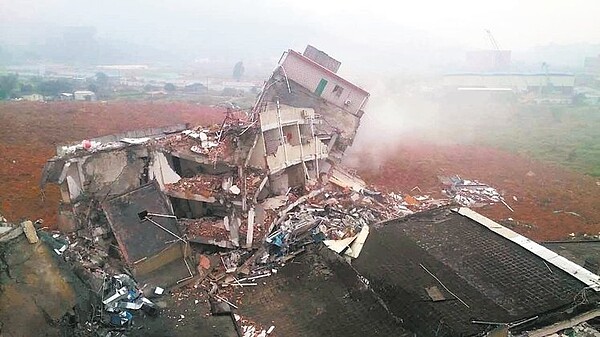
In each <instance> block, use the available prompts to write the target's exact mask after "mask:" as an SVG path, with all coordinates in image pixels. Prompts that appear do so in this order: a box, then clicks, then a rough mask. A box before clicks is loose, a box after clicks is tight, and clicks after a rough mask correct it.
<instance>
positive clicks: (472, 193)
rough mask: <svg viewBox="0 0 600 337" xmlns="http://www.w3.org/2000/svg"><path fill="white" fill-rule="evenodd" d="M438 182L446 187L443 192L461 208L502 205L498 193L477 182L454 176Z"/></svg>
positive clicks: (442, 178) (501, 198) (501, 199)
mask: <svg viewBox="0 0 600 337" xmlns="http://www.w3.org/2000/svg"><path fill="white" fill-rule="evenodd" d="M440 181H441V182H442V183H443V184H444V185H445V186H446V188H445V189H444V191H443V192H444V193H445V194H446V195H447V196H448V197H449V198H451V199H452V200H454V201H455V202H456V203H458V204H459V205H461V206H465V207H481V206H484V205H489V204H495V203H499V202H502V203H504V198H503V197H502V195H501V194H500V192H498V191H497V190H496V189H495V188H493V187H490V186H489V185H487V184H485V183H481V182H479V181H477V180H467V179H462V178H461V177H459V176H454V177H449V178H448V177H440Z"/></svg>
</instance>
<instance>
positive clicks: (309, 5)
mask: <svg viewBox="0 0 600 337" xmlns="http://www.w3.org/2000/svg"><path fill="white" fill-rule="evenodd" d="M11 2H12V1H8V0H2V1H0V48H1V47H5V46H7V47H5V48H4V49H5V50H9V51H11V50H17V51H19V50H20V51H22V50H24V49H25V50H27V51H30V50H32V48H33V49H35V48H38V49H35V50H40V49H39V48H41V47H40V46H45V47H46V48H52V46H53V45H55V44H56V41H57V40H58V39H60V38H62V37H63V34H64V32H65V27H93V28H94V29H95V35H94V36H95V39H97V40H98V41H100V42H102V43H103V44H102V47H101V49H103V50H109V51H108V52H104V54H102V57H98V61H97V62H98V63H103V62H106V61H111V60H114V62H118V61H121V60H122V62H135V61H136V60H139V62H149V61H154V60H158V61H162V62H170V61H172V62H183V63H186V62H191V61H193V60H196V61H200V62H204V61H214V60H221V61H227V62H233V61H235V60H239V59H243V60H249V62H254V63H265V64H269V67H272V64H274V63H275V62H276V61H277V59H278V58H279V56H280V55H281V52H282V51H283V50H286V49H288V48H293V49H297V50H302V49H303V48H304V46H305V45H306V44H313V45H315V46H317V47H319V48H322V49H323V50H325V51H326V52H328V53H330V54H331V55H333V56H334V57H338V58H339V59H340V60H341V61H342V62H343V63H344V64H350V66H349V67H352V68H353V69H356V71H361V70H365V71H381V70H382V69H386V70H387V69H389V68H392V69H427V68H428V67H429V68H430V67H432V66H433V67H444V66H446V65H449V64H450V65H451V64H455V63H457V62H460V61H461V60H462V59H463V58H464V51H465V50H474V49H490V48H492V46H491V43H490V41H489V39H488V37H487V36H486V34H485V31H484V30H485V29H490V30H491V31H492V33H493V35H494V37H495V38H496V40H497V41H498V43H499V45H500V47H501V48H502V49H510V50H512V51H513V56H514V57H513V59H514V60H516V61H523V62H538V61H540V60H539V59H541V58H544V60H543V61H547V62H549V63H551V64H554V65H555V66H577V62H579V61H578V60H579V58H581V62H582V57H584V56H592V55H595V54H597V53H598V52H600V29H597V23H596V21H597V19H596V18H595V17H596V15H597V14H596V13H599V12H600V2H597V1H590V0H587V1H586V0H576V1H570V2H568V3H565V2H563V1H560V2H559V1H537V0H536V1H528V2H521V1H518V0H508V1H502V2H484V1H470V0H459V1H453V2H445V1H418V2H417V1H413V2H409V3H404V2H391V1H383V0H375V1H369V2H364V1H354V0H350V1H326V2H324V1H317V0H307V1H303V2H298V1H292V0H280V1H273V0H255V1H250V0H240V1H235V2H222V1H206V2H193V1H186V0H174V1H170V2H159V1H140V0H134V1H117V0H107V1H103V2H95V1H75V0H37V1H35V0H25V1H19V2H18V3H17V2H12V3H11ZM24 8H27V10H23V9H24ZM565 23H568V25H567V24H565ZM562 45H568V46H571V47H570V49H571V50H572V51H571V52H570V53H569V54H568V55H567V54H565V55H562V54H561V53H562V52H556V51H555V50H554V49H553V48H555V47H556V46H562ZM22 53H25V54H26V55H31V53H29V54H27V52H22ZM22 53H21V54H22ZM21 54H18V53H17V54H16V55H18V56H20V55H21ZM38 54H45V52H38ZM115 54H116V56H115ZM107 55H109V56H111V57H107ZM540 55H541V56H540ZM13 58H14V57H13ZM42 58H43V57H42ZM552 58H554V59H552ZM375 59H378V62H372V61H373V60H375ZM13 61H14V60H13ZM91 61H92V63H93V60H91ZM365 61H366V62H365Z"/></svg>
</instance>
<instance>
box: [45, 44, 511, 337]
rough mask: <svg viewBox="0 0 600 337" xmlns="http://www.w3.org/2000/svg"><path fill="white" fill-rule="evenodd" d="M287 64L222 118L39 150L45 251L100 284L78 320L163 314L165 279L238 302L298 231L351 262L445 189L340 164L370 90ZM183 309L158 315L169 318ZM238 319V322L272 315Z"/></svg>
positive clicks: (470, 187)
mask: <svg viewBox="0 0 600 337" xmlns="http://www.w3.org/2000/svg"><path fill="white" fill-rule="evenodd" d="M288 57H290V58H297V57H301V56H299V54H297V53H290V54H288ZM311 62H312V61H311ZM302 64H304V65H305V66H308V67H312V66H310V64H312V63H310V62H309V63H306V62H303V63H302ZM277 69H279V68H277ZM282 69H283V68H282ZM310 69H312V68H310ZM310 69H306V70H307V71H308V70H310ZM327 69H328V68H318V71H320V72H324V73H323V74H322V75H323V76H334V75H335V74H334V73H333V72H331V71H330V70H327ZM281 76H283V77H281ZM290 76H292V77H291V80H290V79H289V78H288V76H287V75H286V74H282V73H279V70H277V71H276V72H275V73H274V74H273V76H272V77H271V79H269V81H268V82H267V83H265V87H264V90H263V92H262V93H261V94H260V95H259V97H258V101H257V102H256V104H255V106H254V108H253V109H251V110H250V111H248V112H244V111H236V112H234V111H232V110H231V109H228V112H227V113H226V114H225V116H224V119H223V122H222V123H220V124H214V125H210V126H197V127H190V126H189V125H179V126H172V127H167V128H160V129H152V130H144V131H137V132H132V133H131V134H128V135H126V136H122V137H121V136H118V135H114V136H112V137H107V138H106V139H105V140H106V141H100V140H98V139H92V140H87V141H84V142H82V144H77V145H72V146H71V147H72V148H73V149H75V150H72V151H71V150H70V149H71V148H68V149H67V150H65V151H63V152H62V153H57V156H56V157H55V158H52V159H51V160H50V161H49V162H48V163H47V165H46V167H45V168H44V172H43V177H44V178H43V182H42V185H43V184H45V183H46V182H53V183H56V184H58V185H60V187H61V191H63V192H64V193H63V194H62V197H63V203H62V206H61V217H60V221H61V222H62V223H66V224H68V226H62V228H66V229H67V230H65V231H66V232H69V234H68V235H64V236H63V235H57V236H56V238H55V241H56V243H55V245H56V247H53V248H54V251H55V253H56V254H57V255H59V256H61V257H62V258H64V259H65V260H67V261H69V262H70V263H72V264H73V265H74V266H76V267H77V268H78V270H79V272H80V274H81V275H82V276H83V278H85V279H86V280H87V282H88V283H89V284H90V287H91V288H92V289H93V290H94V291H95V293H96V295H97V296H98V297H99V298H100V302H101V305H100V306H99V307H97V308H95V310H94V312H95V315H94V316H93V317H90V319H89V320H88V327H89V326H92V327H94V329H100V328H102V329H108V330H112V331H123V330H127V331H129V330H128V329H131V327H132V325H133V320H134V317H137V316H138V315H137V314H138V313H141V315H140V316H141V317H143V316H144V315H146V314H148V315H156V314H159V312H160V310H159V306H158V305H155V304H154V303H153V302H152V301H151V300H152V298H153V296H160V295H161V294H162V292H163V291H164V292H166V293H170V294H171V295H172V296H171V300H173V296H175V295H176V297H177V303H180V302H181V304H182V305H183V302H184V301H186V299H188V298H190V300H191V296H190V295H189V294H190V292H191V291H194V292H196V291H202V292H204V293H205V294H206V298H208V302H209V303H210V311H211V313H212V315H214V316H219V315H233V312H234V311H236V310H237V309H239V306H241V305H243V298H241V297H239V295H238V293H234V289H242V288H244V287H252V286H257V285H259V284H261V283H264V282H267V281H266V280H267V279H268V278H269V276H271V275H273V274H274V273H276V272H277V270H278V269H279V268H281V267H282V266H283V265H284V264H286V263H287V262H288V261H290V260H292V259H294V257H295V256H297V255H299V254H301V253H302V252H303V251H305V249H306V248H307V245H314V244H319V245H320V244H323V245H324V246H326V247H328V248H329V249H331V250H333V251H335V252H336V253H338V254H340V255H342V256H343V257H344V258H345V259H346V260H347V261H349V262H351V261H352V259H355V258H357V257H358V255H359V254H360V251H361V249H362V246H363V245H364V242H365V240H366V239H367V236H368V235H369V226H371V225H373V224H376V223H378V222H381V221H383V220H387V219H391V218H396V217H400V216H405V215H408V214H412V213H413V212H419V211H423V210H427V209H431V208H434V207H438V206H441V205H445V204H448V203H449V202H450V201H451V200H446V199H444V200H436V199H433V198H431V197H430V196H429V195H422V196H419V195H414V196H411V195H409V194H403V193H399V191H388V192H386V193H384V192H379V191H377V190H376V189H375V188H372V187H370V186H367V185H366V183H365V182H364V181H363V180H362V179H360V177H357V176H356V175H355V174H353V173H351V172H349V171H348V170H346V169H344V168H343V166H342V165H341V164H340V161H341V158H342V156H343V153H344V151H345V150H346V148H347V147H348V144H351V143H352V139H353V137H354V135H355V134H356V131H357V129H358V126H359V125H360V123H359V122H360V118H361V116H362V115H363V113H364V111H363V110H362V109H363V108H364V106H365V104H366V102H367V100H368V97H369V93H368V92H366V91H364V90H363V89H361V88H358V87H356V86H354V85H352V84H351V83H349V82H348V83H345V84H344V86H346V87H345V89H341V91H340V93H341V92H342V91H344V90H345V91H344V95H346V92H348V97H352V99H344V100H342V99H341V98H339V99H338V96H340V95H337V96H335V95H333V96H331V95H329V96H328V95H324V96H322V97H318V96H315V93H314V88H312V87H307V85H308V84H303V83H295V84H292V85H290V83H291V82H292V81H293V78H294V77H293V75H290ZM335 76H337V75H335ZM296 79H297V80H298V81H300V80H302V79H303V77H302V76H300V77H297V78H296ZM285 83H287V85H285ZM325 83H326V82H325ZM311 86H312V84H311ZM292 88H294V92H292ZM338 90H340V89H338ZM350 95H351V96H350ZM328 120H329V122H328ZM332 121H344V123H340V124H339V128H338V127H335V128H332V127H330V125H331V122H332ZM102 144H105V145H106V146H104V145H102ZM110 144H112V145H110ZM109 145H110V146H109ZM492 190H493V189H491V188H490V187H488V186H485V185H484V186H481V185H480V184H479V183H477V182H469V181H464V180H457V181H452V184H451V188H449V191H450V192H449V193H452V195H451V197H450V198H451V199H453V200H455V201H457V202H459V203H464V202H466V201H465V200H468V201H469V203H474V202H480V201H481V200H484V199H483V198H484V196H485V197H486V198H488V199H490V200H492V199H494V198H498V197H500V196H499V194H498V195H496V194H493V193H492ZM493 191H495V190H493ZM411 192H412V191H411ZM475 196H479V197H475ZM500 198H501V197H500ZM86 206H87V207H86ZM192 287H193V288H192ZM192 289H194V290H192ZM196 301H197V300H196ZM203 303H205V302H203ZM195 304H198V302H196V303H195ZM181 316H185V314H182V313H181V314H176V313H172V314H171V313H170V314H169V316H168V317H174V318H175V319H177V322H176V323H175V324H176V325H175V326H177V324H179V323H181V322H182V320H184V318H183V317H181ZM231 317H233V316H231ZM232 321H234V320H233V319H232ZM237 321H238V322H237V323H235V324H237V325H238V328H239V329H241V331H242V334H243V335H244V336H266V335H269V334H271V333H272V331H273V329H274V327H273V326H272V327H269V328H263V327H261V326H259V325H257V324H254V323H252V322H251V321H250V320H246V319H243V320H241V321H240V319H238V320H237ZM181 324H182V325H183V323H181ZM239 329H238V330H239Z"/></svg>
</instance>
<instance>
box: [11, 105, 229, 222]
mask: <svg viewBox="0 0 600 337" xmlns="http://www.w3.org/2000/svg"><path fill="white" fill-rule="evenodd" d="M223 117H224V115H223V111H222V109H216V108H209V107H205V106H199V105H195V104H188V103H183V102H173V103H151V102H108V103H101V102H93V103H79V102H53V103H30V102H7V103H0V214H2V215H4V217H6V218H7V219H9V220H10V221H14V222H17V221H19V220H21V219H25V218H28V219H38V218H42V219H44V221H45V222H46V224H47V225H50V226H52V225H54V223H55V222H56V214H57V210H58V204H59V201H60V194H59V191H58V188H57V187H56V186H53V185H49V186H47V187H46V191H45V198H44V200H42V194H41V191H40V188H39V181H40V176H41V172H42V168H43V166H44V163H45V162H46V160H48V159H49V158H51V157H52V156H54V155H55V148H56V145H59V144H63V143H66V142H70V141H78V140H82V139H86V138H93V137H98V136H103V135H108V134H113V133H119V132H123V131H128V130H135V129H140V128H150V127H159V126H166V125H172V124H178V123H192V124H212V123H218V122H220V121H222V119H223Z"/></svg>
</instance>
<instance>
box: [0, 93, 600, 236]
mask: <svg viewBox="0 0 600 337" xmlns="http://www.w3.org/2000/svg"><path fill="white" fill-rule="evenodd" d="M222 118H223V111H222V110H219V109H214V108H208V107H203V106H198V105H195V104H188V103H177V102H170V103H150V102H108V103H101V102H95V103H75V102H56V103H25V102H14V103H12V102H11V103H2V104H0V213H1V214H3V215H4V216H5V217H7V218H9V219H10V220H13V221H18V220H19V219H22V218H29V219H37V218H42V219H44V220H45V221H46V224H48V225H53V224H54V222H55V219H56V211H57V208H58V203H59V199H60V198H59V193H58V189H57V188H56V187H55V186H49V187H48V188H47V189H46V192H45V198H44V199H42V195H41V191H40V189H39V179H40V174H41V170H42V167H43V165H44V163H45V162H46V160H47V159H48V158H50V157H52V156H53V155H54V153H55V146H56V145H57V144H61V143H65V142H68V141H74V140H82V139H85V138H91V137H96V136H101V135H106V134H111V133H117V132H121V131H126V130H132V129H137V128H146V127H154V126H164V125H170V124H176V123H181V122H189V123H193V124H211V123H217V122H220V121H221V120H222ZM359 132H360V131H359ZM376 145H377V144H374V146H373V150H372V151H371V150H369V151H360V152H359V153H358V157H359V160H354V161H351V162H353V163H354V165H356V166H357V168H358V172H359V173H360V174H361V175H362V176H363V178H365V179H366V180H367V182H369V183H373V184H375V185H377V186H378V187H379V188H380V189H381V190H389V191H392V190H394V191H401V192H404V193H411V194H420V193H419V192H416V191H413V192H410V191H411V189H413V188H414V187H415V186H419V188H420V189H421V190H422V191H423V194H430V195H432V196H433V197H441V188H442V186H441V184H440V183H439V181H438V176H450V175H456V174H458V175H460V176H461V177H463V178H466V179H476V180H480V181H482V182H485V183H488V184H490V185H491V186H493V187H495V188H497V189H498V190H499V191H501V192H503V193H504V196H505V199H506V200H507V202H508V203H509V204H510V206H511V207H512V208H514V210H515V212H514V213H513V212H511V211H509V210H508V209H507V208H506V207H505V206H504V205H502V204H497V205H493V206H486V207H484V208H480V209H478V211H479V212H481V213H483V214H485V215H487V216H489V217H491V218H493V219H494V220H499V221H505V220H507V219H508V218H512V219H514V221H508V222H505V223H506V224H508V225H510V226H511V227H513V228H514V229H515V230H516V231H518V232H520V233H522V234H525V235H528V236H530V237H532V238H534V239H537V240H557V239H563V238H566V237H568V236H569V234H570V233H576V234H580V233H588V234H598V233H599V232H600V186H598V184H597V181H596V179H594V178H591V177H589V176H586V175H583V174H580V173H576V172H573V171H569V170H566V169H563V168H560V167H556V166H551V165H549V164H545V163H541V162H538V161H533V160H531V159H528V158H526V157H523V156H519V155H516V154H512V153H509V152H506V151H501V150H497V149H494V148H490V147H483V146H469V145H440V143H439V142H438V143H436V144H433V143H428V142H427V140H426V139H421V138H419V137H418V136H405V137H402V140H401V141H398V142H397V143H396V144H394V145H393V146H387V150H386V151H385V156H382V155H381V153H382V151H381V149H378V148H377V147H376ZM382 157H383V158H382ZM528 173H529V174H528ZM532 173H533V174H532ZM513 196H515V197H516V199H517V200H516V201H515V200H514V198H513ZM568 212H572V213H568Z"/></svg>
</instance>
